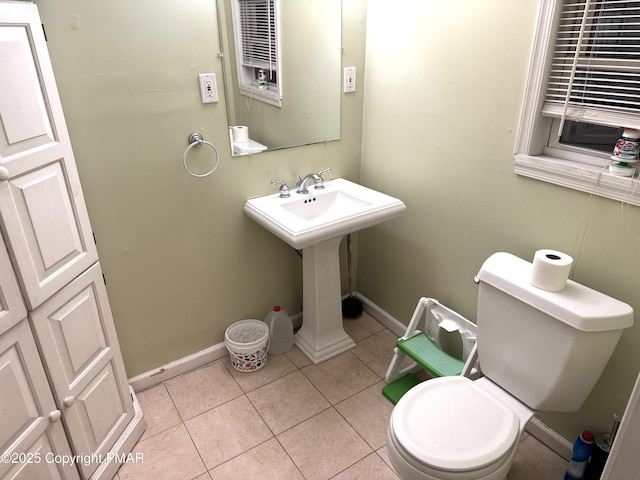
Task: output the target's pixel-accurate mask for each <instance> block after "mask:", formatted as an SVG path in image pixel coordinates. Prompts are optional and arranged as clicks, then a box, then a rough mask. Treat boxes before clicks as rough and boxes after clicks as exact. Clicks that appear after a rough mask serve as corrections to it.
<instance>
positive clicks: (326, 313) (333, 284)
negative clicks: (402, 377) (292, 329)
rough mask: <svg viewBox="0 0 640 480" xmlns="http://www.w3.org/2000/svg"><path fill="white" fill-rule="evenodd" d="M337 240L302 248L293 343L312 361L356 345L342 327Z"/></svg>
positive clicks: (338, 241)
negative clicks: (298, 323) (298, 325)
mask: <svg viewBox="0 0 640 480" xmlns="http://www.w3.org/2000/svg"><path fill="white" fill-rule="evenodd" d="M341 240H342V237H339V238H332V239H329V240H325V241H322V242H319V243H317V244H315V245H313V246H311V247H307V248H305V249H303V250H302V276H303V279H302V294H303V299H302V327H301V328H300V330H299V331H298V333H297V334H296V335H295V337H294V343H295V344H296V346H297V347H298V348H299V349H300V350H301V351H302V353H304V354H305V355H306V356H307V357H309V359H310V360H311V361H312V362H313V363H321V362H324V361H325V360H328V359H330V358H332V357H335V356H336V355H339V354H340V353H343V352H346V351H347V350H350V349H351V348H353V347H355V346H356V344H355V342H354V341H353V340H352V339H351V337H350V336H349V335H347V334H346V333H345V331H344V328H343V327H342V295H341V289H340V257H339V250H338V249H339V246H340V241H341Z"/></svg>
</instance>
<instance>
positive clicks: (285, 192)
mask: <svg viewBox="0 0 640 480" xmlns="http://www.w3.org/2000/svg"><path fill="white" fill-rule="evenodd" d="M271 185H280V188H279V189H278V191H279V192H280V198H288V197H290V196H291V193H290V190H289V185H287V182H285V181H284V180H271Z"/></svg>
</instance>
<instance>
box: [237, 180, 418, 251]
mask: <svg viewBox="0 0 640 480" xmlns="http://www.w3.org/2000/svg"><path fill="white" fill-rule="evenodd" d="M324 185H325V188H324V189H322V190H316V189H314V188H313V185H311V186H309V193H308V194H300V193H296V192H295V191H294V190H292V191H291V197H289V198H281V197H280V194H279V193H274V194H271V195H266V196H263V197H257V198H251V199H249V200H247V202H246V203H245V205H244V211H245V213H246V214H247V215H248V216H249V217H251V218H252V219H253V220H255V221H256V222H258V223H259V224H260V225H262V226H263V227H265V228H266V229H267V230H269V231H270V232H271V233H273V234H274V235H276V236H277V237H279V238H280V239H282V240H284V241H285V242H287V243H288V244H289V245H291V246H292V247H293V248H296V249H298V250H300V249H303V248H306V247H309V246H311V245H315V244H316V243H318V242H321V241H324V240H328V239H330V238H336V237H342V236H343V235H346V234H347V233H351V232H356V231H358V230H362V229H363V228H367V227H372V226H374V225H378V224H379V223H382V222H384V221H387V220H390V219H392V218H394V217H396V216H398V215H400V214H401V213H402V212H404V211H405V210H406V208H407V207H406V206H405V204H404V203H402V201H401V200H399V199H397V198H394V197H391V196H389V195H386V194H384V193H381V192H378V191H376V190H372V189H370V188H367V187H363V186H362V185H359V184H357V183H353V182H350V181H349V180H345V179H343V178H337V179H335V180H329V181H326V182H324Z"/></svg>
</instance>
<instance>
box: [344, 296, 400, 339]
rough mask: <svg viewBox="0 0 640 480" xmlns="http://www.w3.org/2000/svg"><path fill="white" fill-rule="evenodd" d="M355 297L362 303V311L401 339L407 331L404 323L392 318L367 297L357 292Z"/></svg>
mask: <svg viewBox="0 0 640 480" xmlns="http://www.w3.org/2000/svg"><path fill="white" fill-rule="evenodd" d="M355 296H356V297H357V298H358V300H360V301H361V302H362V305H363V308H364V311H365V312H367V313H368V314H369V315H370V316H371V317H373V318H375V319H376V320H377V321H379V322H380V323H381V324H382V325H384V326H385V327H387V328H388V329H389V330H391V332H392V333H395V334H396V335H398V337H401V336H402V335H404V333H405V332H406V331H407V326H406V325H405V324H404V323H402V322H401V321H399V320H397V319H396V318H394V317H393V316H392V315H391V314H390V313H388V312H386V311H385V310H383V309H382V308H380V307H379V306H378V305H376V304H375V303H373V302H372V301H371V300H369V299H368V298H367V297H365V296H364V295H361V294H360V293H358V292H356V293H355Z"/></svg>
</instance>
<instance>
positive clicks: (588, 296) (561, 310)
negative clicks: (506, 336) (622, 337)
mask: <svg viewBox="0 0 640 480" xmlns="http://www.w3.org/2000/svg"><path fill="white" fill-rule="evenodd" d="M531 267H532V264H531V263H530V262H527V261H526V260H523V259H521V258H518V257H516V256H515V255H512V254H510V253H505V252H498V253H494V254H493V255H491V256H490V257H489V258H488V259H487V260H486V261H485V262H484V264H483V265H482V267H481V268H480V271H479V272H478V278H479V279H480V281H482V282H485V283H487V284H489V285H492V286H493V287H495V288H497V289H499V290H502V291H503V292H505V293H507V294H509V295H511V296H513V297H515V298H517V299H519V300H521V301H523V302H524V303H527V304H529V305H531V306H532V307H534V308H536V309H538V310H540V311H542V312H544V313H546V314H548V315H550V316H552V317H554V318H556V319H558V320H560V321H561V322H564V323H566V324H569V325H571V326H572V327H574V328H576V329H578V330H582V331H588V332H598V331H606V330H618V329H622V328H627V327H630V326H631V325H633V308H631V306H630V305H627V304H626V303H624V302H621V301H619V300H616V299H615V298H612V297H610V296H608V295H605V294H604V293H601V292H598V291H596V290H593V289H591V288H589V287H586V286H584V285H581V284H579V283H577V282H574V281H573V280H568V281H567V286H566V287H565V288H564V289H563V290H561V291H559V292H549V291H547V290H542V289H540V288H537V287H534V286H533V285H531V284H530V283H529V277H530V272H531Z"/></svg>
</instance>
